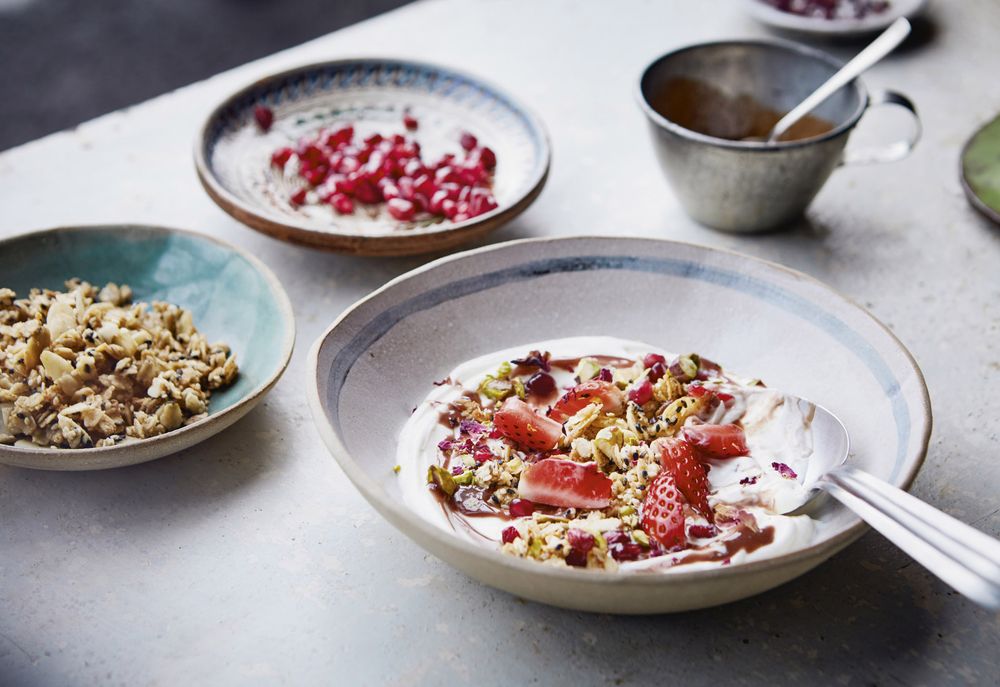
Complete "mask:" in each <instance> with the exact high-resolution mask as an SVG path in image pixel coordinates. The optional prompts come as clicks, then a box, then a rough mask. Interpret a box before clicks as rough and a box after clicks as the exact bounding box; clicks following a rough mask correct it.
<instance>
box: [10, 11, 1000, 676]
mask: <svg viewBox="0 0 1000 687" xmlns="http://www.w3.org/2000/svg"><path fill="white" fill-rule="evenodd" d="M250 7H252V4H250V5H248V8H250ZM946 10H947V11H946ZM931 12H932V14H931V17H930V20H931V27H932V28H933V31H932V32H931V35H929V36H928V35H925V37H924V38H925V40H923V41H921V42H920V44H919V45H917V46H912V47H910V48H909V49H907V50H905V51H903V52H901V53H899V54H898V55H895V56H893V57H892V58H890V59H889V60H888V61H887V62H885V63H883V64H881V65H879V66H877V67H875V68H874V69H873V70H872V71H871V72H870V74H869V75H868V76H866V77H865V80H866V82H867V83H868V84H869V86H891V87H894V88H897V89H899V90H901V91H903V92H904V93H907V94H908V95H910V96H911V97H912V98H913V99H914V100H915V101H916V103H917V105H918V107H919V108H920V112H921V115H922V117H923V121H924V124H925V127H926V130H925V135H924V139H923V141H922V142H921V143H920V145H919V147H918V149H917V151H916V153H915V154H914V155H913V156H912V157H911V158H910V159H908V160H906V161H904V162H902V163H898V164H895V165H890V166H873V167H864V168H851V169H844V170H841V171H839V172H837V173H836V174H835V176H834V178H833V179H832V180H831V181H830V183H829V184H828V186H827V187H826V188H825V189H824V190H823V192H822V193H821V195H820V196H819V198H818V199H817V201H816V203H815V204H814V206H813V208H812V210H811V211H810V213H809V216H808V220H807V221H804V222H803V223H802V224H801V226H799V227H797V228H795V229H794V230H792V231H791V232H786V233H776V234H770V235H766V236H761V237H754V238H738V237H734V236H728V235H723V234H719V233H715V232H713V231H710V230H707V229H704V228H701V227H699V226H697V225H695V224H694V223H693V222H691V221H690V220H689V219H687V218H686V217H685V216H684V214H683V213H682V212H681V209H680V208H679V206H678V205H677V202H676V200H675V199H674V198H673V196H672V195H671V193H670V192H669V190H668V189H667V188H666V185H665V182H664V181H663V179H662V178H661V176H660V172H659V170H658V168H657V167H656V163H655V161H654V158H653V154H652V152H651V150H650V148H649V146H648V143H647V133H646V131H645V122H644V121H643V118H642V116H641V115H640V113H639V110H638V108H637V107H636V105H635V103H634V100H633V89H634V85H635V80H636V77H637V74H638V72H639V70H640V69H641V67H642V66H643V65H644V63H645V62H646V61H647V60H649V59H650V58H652V57H654V56H655V55H657V54H659V53H661V52H665V51H666V50H668V49H671V48H673V47H675V46H679V45H681V44H684V43H687V42H693V41H698V40H705V39H714V38H723V37H738V36H757V35H766V33H767V32H766V31H765V30H764V29H763V28H762V27H760V26H758V25H756V24H755V23H753V22H752V21H751V20H750V19H749V18H747V16H746V15H745V14H744V13H743V12H742V11H741V10H740V7H739V4H738V3H737V2H736V1H735V0H727V1H726V2H722V1H720V0H714V1H712V2H707V1H705V0H702V1H701V2H693V1H684V0H676V1H668V0H657V1H648V2H628V3H624V2H593V3H583V2H573V1H571V0H558V1H557V0H550V1H548V2H531V1H530V0H524V1H516V0H489V1H488V2H487V1H482V2H457V1H454V2H453V1H448V0H436V1H428V2H421V3H418V4H416V5H413V6H409V7H406V8H404V9H402V10H399V11H396V12H393V13H390V14H388V15H385V16H382V17H379V18H377V19H374V20H372V21H369V22H365V23H363V24H359V25H357V26H354V27H351V28H348V29H345V30H343V31H338V32H337V33H334V34H330V35H328V36H325V37H323V38H320V39H318V40H316V41H313V42H311V43H308V44H306V45H303V46H300V47H297V48H294V49H291V50H288V51H286V52H283V53H279V54H277V55H274V56H272V57H268V58H266V59H263V60H260V61H258V62H254V63H252V64H249V65H246V66H243V67H240V68H238V69H234V70H233V71H230V72H227V73H225V74H221V75H219V76H217V77H214V78H212V79H209V80H207V81H204V82H202V83H198V84H195V85H193V86H190V87H187V88H183V89H181V90H179V91H177V92H175V93H171V94H168V95H165V96H163V97H161V98H157V99H154V100H152V101H149V102H147V103H144V104H142V105H139V106H136V107H134V108H130V109H128V110H124V111H121V112H116V113H114V114H110V115H108V116H106V117H102V118H100V119H97V120H95V121H92V122H89V123H87V124H84V125H82V126H80V127H79V128H77V129H76V130H73V131H69V132H65V133H60V134H56V135H53V136H49V137H47V138H44V139H42V140H39V141H36V142H33V143H29V144H27V145H25V146H22V147H20V148H16V149H14V150H10V151H8V152H6V153H3V154H0V236H8V235H12V234H15V233H18V232H22V231H26V230H30V229H37V228H43V227H50V226H56V225H68V224H83V223H101V222H128V221H133V222H147V223H153V224H163V225H168V226H178V227H187V228H192V229H197V230H199V231H203V232H206V233H209V234H212V235H215V236H219V237H221V238H223V239H226V240H228V241H231V242H234V243H237V244H239V245H242V246H244V247H246V248H248V249H250V250H251V251H253V252H254V253H255V254H256V255H258V256H259V257H261V258H262V259H263V260H264V261H265V262H266V263H267V264H268V265H270V266H271V268H272V269H274V271H275V272H276V273H277V274H278V277H279V278H280V279H281V280H282V282H283V283H284V285H285V287H286V288H287V290H288V292H289V294H290V296H291V298H292V300H293V302H294V304H295V314H296V316H297V318H298V346H297V349H296V352H295V356H294V358H293V361H292V364H291V366H290V367H289V369H288V372H287V374H286V375H285V376H284V378H283V379H282V381H281V382H280V383H279V384H278V386H277V387H276V388H275V390H274V392H273V393H272V394H271V395H270V396H269V397H268V399H267V401H266V402H265V403H264V404H263V405H262V406H261V407H260V408H258V409H257V410H255V411H254V412H252V413H251V414H250V415H249V416H248V417H247V418H246V419H244V420H243V421H241V422H240V423H238V424H237V425H236V426H234V427H232V428H231V429H229V430H228V431H226V432H224V433H222V434H221V435H219V436H217V437H216V438H214V439H212V440H210V441H208V442H206V443H205V444H203V445H201V446H200V447H198V448H196V449H194V450H190V451H187V452H186V453H183V454H181V455H176V456H173V457H170V458H166V459H163V460H159V461H156V462H153V463H150V464H146V465H141V466H138V467H134V468H128V469H122V470H116V471H109V472H95V473H89V474H88V473H80V474H69V473H44V472H32V471H27V470H16V469H7V468H3V469H0V684H2V685H18V686H31V685H96V684H101V685H103V684H115V685H117V684H121V685H188V684H190V685H195V684H199V685H200V684H212V685H229V684H250V685H310V684H323V683H327V684H355V683H356V684H371V685H407V684H451V685H455V684H468V683H474V682H476V683H482V684H489V685H492V684H497V685H505V686H507V687H511V686H514V685H528V684H544V685H576V684H579V685H583V684H588V685H589V684H595V685H603V684H611V685H618V684H636V685H641V684H692V685H697V684H712V685H728V684H741V683H754V684H757V683H760V684H845V685H868V684H878V685H896V684H905V685H945V684H950V683H966V682H967V683H969V684H979V685H996V684H998V680H1000V666H998V662H1000V619H998V617H997V616H995V615H993V614H989V613H986V612H984V611H981V610H979V609H977V608H976V607H974V606H973V605H972V604H970V603H969V602H967V601H965V600H964V599H962V598H961V597H959V596H958V595H957V594H955V593H953V592H951V591H950V590H949V589H948V588H947V587H945V586H944V585H943V584H941V583H939V582H938V581H937V580H936V579H935V578H933V577H931V576H930V575H929V574H928V573H926V572H925V571H924V570H923V569H922V568H921V567H920V566H919V565H917V564H915V563H913V562H911V561H910V559H908V558H907V557H906V556H905V555H903V554H901V553H899V552H898V551H896V550H895V549H894V548H893V547H892V546H891V545H889V544H887V543H886V542H885V541H884V540H882V539H881V538H880V537H879V536H877V535H875V534H871V533H870V534H868V535H866V536H865V537H864V538H863V539H862V540H861V541H860V542H858V543H857V544H854V545H853V546H851V547H850V548H849V549H847V550H846V551H845V552H843V553H842V554H840V555H838V556H837V557H835V558H834V559H832V560H831V561H829V562H828V563H827V564H825V565H823V566H821V567H820V568H819V569H817V570H815V571H813V572H812V573H810V574H807V575H805V576H803V577H802V578H800V579H798V580H797V581H794V582H792V583H790V584H787V585H785V586H783V587H781V588H779V589H777V590H774V591H772V592H770V593H767V594H764V595H761V596H758V597H756V598H752V599H749V600H746V601H743V602H740V603H736V604H732V605H729V606H726V607H722V608H717V609H712V610H707V611H701V612H694V613H687V614H683V615H677V616H662V617H646V618H628V617H611V616H594V615H586V614H582V613H572V612H567V611H562V610H558V609H554V608H548V607H544V606H540V605H536V604H533V603H528V602H524V601H522V600H519V599H516V598H513V597H511V596H509V595H507V594H505V593H501V592H496V591H493V590H491V589H488V588H485V587H482V586H481V585H479V584H478V583H476V582H473V581H471V580H469V579H468V578H466V577H464V576H463V575H461V574H460V573H458V572H455V571H454V570H452V569H450V568H449V567H447V566H446V565H444V564H442V563H440V562H439V561H437V560H436V559H434V558H432V557H431V556H429V555H427V554H425V553H424V552H423V551H422V550H421V549H419V548H417V547H416V546H415V545H414V544H412V543H410V541H409V540H407V539H406V538H405V537H403V536H402V535H400V534H399V533H397V532H396V531H395V530H394V529H392V528H391V527H390V526H388V525H387V524H386V523H384V522H383V521H382V520H381V519H380V518H379V517H378V516H377V515H376V514H375V512H374V511H373V510H372V509H371V508H370V507H369V506H368V505H367V503H366V502H365V501H363V500H362V498H361V497H360V496H359V495H358V494H357V492H356V491H355V490H354V488H353V487H352V486H351V485H350V484H349V483H348V481H347V480H346V478H345V477H344V475H343V474H342V472H341V471H340V469H339V468H338V466H337V465H336V463H335V462H334V461H333V459H332V458H330V457H329V456H328V455H327V453H326V451H325V450H324V448H323V447H322V445H321V444H320V440H319V437H318V435H317V433H316V431H315V429H314V427H313V424H312V421H311V419H310V417H309V413H308V410H307V409H306V403H305V399H304V398H303V385H304V379H305V369H304V361H305V358H306V352H307V350H308V348H309V345H310V344H311V343H312V341H313V340H314V339H315V338H316V336H317V335H318V334H319V333H320V332H321V331H322V330H323V329H324V328H325V327H326V326H327V325H328V324H329V323H330V322H331V321H332V320H333V318H334V317H336V316H337V314H338V313H340V312H341V311H342V310H343V309H344V308H345V307H346V306H348V305H349V304H350V303H352V302H353V301H354V300H355V299H357V298H359V297H361V296H363V295H364V294H366V293H367V292H368V291H370V290H371V289H373V288H375V287H377V286H379V285H380V284H382V283H383V282H385V281H386V280H388V279H390V278H392V277H394V276H396V275H398V274H400V273H401V272H404V271H406V270H408V269H410V268H412V267H414V266H416V265H418V264H420V263H421V262H422V261H423V260H424V258H408V259H380V260H372V259H358V258H349V257H341V256H336V255H329V254H323V253H318V252H312V251H309V250H305V249H302V248H297V247H294V246H290V245H286V244H283V243H279V242H277V241H274V240H271V239H269V238H265V237H263V236H261V235H259V234H256V233H254V232H252V231H250V230H248V229H245V228H243V227H242V226H241V225H239V224H237V223H236V222H235V221H234V220H232V219H230V218H229V217H228V216H227V215H225V214H223V213H222V211H220V210H218V209H217V208H216V207H215V206H214V205H213V204H212V203H211V202H210V201H209V200H208V198H207V196H206V195H205V194H204V193H203V192H202V190H201V188H200V187H199V184H198V182H197V180H196V178H195V174H194V169H193V165H192V161H191V149H192V145H193V139H194V136H195V132H196V130H197V128H198V126H199V124H200V123H201V121H202V119H203V118H204V117H205V115H206V114H207V113H208V111H209V110H210V109H211V107H212V106H213V105H214V104H215V103H216V102H217V101H218V100H220V99H221V98H222V97H223V96H225V95H226V94H227V93H229V92H230V91H231V90H234V89H236V88H237V87H239V86H241V85H243V84H245V83H248V82H250V81H251V80H253V79H254V78H256V77H258V76H261V75H264V74H267V73H269V72H273V71H276V70H279V69H283V68H286V67H290V66H293V65H296V64H299V63H306V62H310V61H316V60H323V59H327V58H338V57H347V56H353V55H373V54H393V55H401V56H409V57H415V58H423V59H427V60H431V61H437V62H441V63H445V64H453V65H458V66H461V67H463V68H465V69H467V70H469V71H472V72H474V73H478V74H482V75H484V76H486V77H488V78H490V79H491V80H493V81H495V82H497V83H499V84H501V85H502V86H504V87H506V88H508V89H510V90H511V91H512V92H513V93H515V94H517V95H518V96H520V97H521V98H523V100H525V101H526V102H528V103H530V104H531V105H532V106H534V108H535V109H536V110H537V111H538V112H539V114H540V115H541V116H542V118H543V119H544V120H545V121H546V122H547V123H548V126H549V129H550V132H551V136H552V143H553V152H554V156H553V165H552V174H551V177H550V179H549V182H548V185H547V187H546V188H545V191H544V192H543V193H542V195H541V197H540V198H539V199H538V201H537V202H536V203H535V204H534V205H533V206H532V207H531V208H530V209H529V210H528V211H527V212H526V213H525V214H523V215H522V216H521V217H519V218H518V219H517V220H516V221H515V222H514V223H512V224H511V225H509V226H507V227H506V228H504V229H503V230H501V231H499V232H498V233H497V234H495V235H494V237H492V239H491V240H495V241H501V240H506V239H512V238H518V237H525V236H539V235H564V234H571V233H577V232H580V233H582V232H591V233H621V234H632V235H639V236H659V237H667V238H675V239H682V240H689V241H696V242H699V243H704V244H708V245H712V246H722V247H725V248H731V249H736V250H740V251H744V252H746V253H750V254H753V255H757V256H761V257H764V258H769V259H771V260H777V261H780V262H783V263H785V264H787V265H790V266H792V267H795V268H798V269H800V270H804V271H806V272H808V273H810V274H812V275H814V276H816V277H818V278H820V279H822V280H824V281H826V282H828V283H830V284H832V285H833V286H834V287H836V288H838V289H840V290H842V291H843V292H845V293H846V294H848V295H850V296H852V297H853V298H855V299H857V300H858V301H859V302H861V303H863V304H865V305H866V306H868V307H869V308H870V309H871V310H872V311H873V312H874V313H875V315H876V316H878V317H880V318H881V319H882V320H883V321H885V322H886V323H887V324H888V325H889V326H890V327H892V328H893V330H894V331H895V333H896V334H897V335H898V336H899V337H900V338H901V339H902V340H903V341H904V342H905V343H906V344H907V345H908V346H909V348H910V350H911V351H912V352H913V354H914V355H915V357H916V358H917V360H918V362H919V363H920V365H921V366H922V368H923V370H924V373H925V374H926V376H927V382H928V385H929V386H930V391H931V397H932V400H933V402H934V408H935V415H936V419H935V429H934V435H933V439H932V443H931V447H930V452H929V455H928V457H927V462H926V464H925V467H924V469H923V471H922V472H921V474H920V476H919V477H918V479H917V481H916V484H915V486H914V491H915V493H916V494H917V495H919V496H920V497H921V498H924V499H926V500H928V501H930V502H931V503H933V504H935V505H937V506H938V507H940V508H943V509H944V510H946V511H948V512H949V513H951V514H953V515H955V516H957V517H959V518H962V519H964V520H966V521H968V522H972V523H974V524H975V525H976V526H977V527H979V528H981V529H983V530H985V531H987V532H990V533H992V534H993V535H997V534H998V532H1000V515H998V512H1000V488H998V486H1000V393H998V392H997V388H998V386H1000V228H998V227H996V226H993V225H991V224H989V223H988V222H987V221H985V220H984V219H982V218H980V217H979V216H978V215H976V214H975V213H974V212H973V211H972V210H971V209H970V208H969V207H968V205H967V204H966V201H965V199H964V198H963V196H962V193H961V190H960V188H959V184H958V181H957V175H956V173H957V169H958V152H959V148H960V146H961V144H962V142H963V141H964V139H965V138H966V137H967V136H968V135H969V134H971V133H972V131H973V130H974V129H975V128H976V127H977V126H978V125H979V124H981V123H983V122H985V121H986V120H988V119H989V118H990V117H991V116H992V115H993V114H995V113H996V112H997V111H1000V89H997V88H996V69H997V67H998V66H1000V56H998V54H997V51H996V45H997V42H996V36H997V35H998V32H1000V4H998V3H996V2H994V1H993V0H977V1H973V0H966V1H965V2H962V3H957V2H944V1H942V0H938V2H935V3H932V8H931ZM924 28H925V29H926V28H927V27H926V26H925V27H924ZM924 33H925V34H926V33H927V32H926V31H925V32H924ZM151 40H155V37H151ZM176 47H177V49H178V50H183V49H184V46H176ZM831 49H832V51H833V52H835V53H837V54H839V55H841V56H846V55H847V54H849V51H850V48H849V47H847V46H842V45H839V46H838V45H834V46H832V47H831ZM64 59H72V56H71V55H66V56H64ZM135 62H136V69H141V68H142V59H141V55H136V58H135ZM37 87H39V88H45V87H48V85H47V84H38V85H37ZM871 118H872V123H871V124H870V125H869V126H867V127H865V128H866V129H867V131H859V132H858V138H859V139H860V138H861V137H868V138H872V139H878V138H880V137H882V136H884V135H885V130H886V129H887V128H891V127H898V126H900V125H901V123H902V122H904V121H905V120H904V119H902V118H896V117H895V115H894V114H893V113H891V112H879V113H877V114H873V115H871ZM2 276H3V256H2V255H0V283H2V281H3V278H2Z"/></svg>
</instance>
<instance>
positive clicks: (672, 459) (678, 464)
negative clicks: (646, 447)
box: [650, 437, 712, 520]
mask: <svg viewBox="0 0 1000 687" xmlns="http://www.w3.org/2000/svg"><path fill="white" fill-rule="evenodd" d="M650 448H651V449H652V450H653V454H654V455H659V456H660V464H661V465H663V469H664V471H666V472H669V473H670V474H671V476H672V477H673V478H674V480H675V482H676V484H677V488H678V489H680V491H681V493H682V494H684V498H685V500H686V501H687V502H688V503H690V504H691V505H692V506H694V507H695V508H696V509H698V512H699V513H701V514H702V515H704V516H705V517H706V518H708V519H709V520H711V519H712V511H711V509H710V508H709V507H708V475H706V474H705V468H704V466H703V465H702V464H701V461H700V460H699V459H698V455H697V454H696V453H695V450H694V448H693V447H692V446H691V444H689V443H688V442H686V441H684V440H683V439H678V438H677V437H669V438H663V439H657V440H656V441H654V442H653V444H652V446H651V447H650Z"/></svg>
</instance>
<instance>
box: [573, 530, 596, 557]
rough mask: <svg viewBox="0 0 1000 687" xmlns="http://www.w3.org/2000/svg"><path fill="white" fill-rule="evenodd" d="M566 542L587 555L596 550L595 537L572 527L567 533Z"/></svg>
mask: <svg viewBox="0 0 1000 687" xmlns="http://www.w3.org/2000/svg"><path fill="white" fill-rule="evenodd" d="M566 540H567V541H568V542H569V545H570V546H572V547H573V548H574V549H577V550H579V551H582V552H583V553H587V552H588V551H590V550H591V549H592V548H594V535H592V534H590V533H589V532H585V531H583V530H581V529H577V528H575V527H571V528H570V529H569V530H568V531H567V532H566Z"/></svg>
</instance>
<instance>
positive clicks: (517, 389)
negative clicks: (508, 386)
mask: <svg viewBox="0 0 1000 687" xmlns="http://www.w3.org/2000/svg"><path fill="white" fill-rule="evenodd" d="M514 393H515V394H517V397H518V398H520V399H523V398H524V397H525V396H527V393H526V392H525V390H524V382H522V381H521V380H520V379H514Z"/></svg>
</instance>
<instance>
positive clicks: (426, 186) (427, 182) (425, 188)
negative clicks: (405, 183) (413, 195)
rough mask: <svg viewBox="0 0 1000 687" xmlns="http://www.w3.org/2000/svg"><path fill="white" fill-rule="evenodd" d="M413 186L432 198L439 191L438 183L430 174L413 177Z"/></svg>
mask: <svg viewBox="0 0 1000 687" xmlns="http://www.w3.org/2000/svg"><path fill="white" fill-rule="evenodd" d="M413 187H414V188H415V189H416V190H418V191H420V193H423V194H424V195H425V196H427V197H428V198H430V197H431V196H433V195H434V194H435V193H437V191H438V187H437V185H436V184H435V183H434V182H433V181H432V180H431V177H430V175H429V174H420V175H418V176H415V177H414V178H413Z"/></svg>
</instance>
